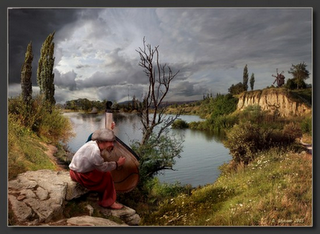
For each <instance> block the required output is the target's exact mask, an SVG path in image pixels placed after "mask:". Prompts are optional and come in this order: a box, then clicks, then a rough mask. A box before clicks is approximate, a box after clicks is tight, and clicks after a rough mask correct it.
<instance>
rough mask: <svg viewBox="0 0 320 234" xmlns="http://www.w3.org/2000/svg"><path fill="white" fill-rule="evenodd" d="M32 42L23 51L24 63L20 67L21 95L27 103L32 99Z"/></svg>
mask: <svg viewBox="0 0 320 234" xmlns="http://www.w3.org/2000/svg"><path fill="white" fill-rule="evenodd" d="M32 61H33V54H32V42H30V43H29V44H28V46H27V52H26V53H25V57H24V63H23V65H22V68H21V95H22V99H23V101H24V102H25V103H26V104H27V105H29V104H30V101H31V99H32V81H31V75H32V66H31V64H32Z"/></svg>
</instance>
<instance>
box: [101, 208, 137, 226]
mask: <svg viewBox="0 0 320 234" xmlns="http://www.w3.org/2000/svg"><path fill="white" fill-rule="evenodd" d="M101 211H102V213H103V214H105V215H106V216H109V215H112V216H114V217H118V218H119V219H121V220H123V221H124V222H125V223H126V224H128V225H131V226H136V225H138V224H139V223H140V220H141V218H140V216H139V215H138V214H137V213H136V211H135V210H134V209H131V208H130V207H127V206H123V208H122V209H120V210H113V209H107V208H101Z"/></svg>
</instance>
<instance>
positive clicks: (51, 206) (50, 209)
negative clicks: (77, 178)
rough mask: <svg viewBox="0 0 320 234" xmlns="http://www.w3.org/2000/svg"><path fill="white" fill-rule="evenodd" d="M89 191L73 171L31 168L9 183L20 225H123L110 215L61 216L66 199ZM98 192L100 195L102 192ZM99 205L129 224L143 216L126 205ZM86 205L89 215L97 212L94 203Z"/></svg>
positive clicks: (10, 198)
mask: <svg viewBox="0 0 320 234" xmlns="http://www.w3.org/2000/svg"><path fill="white" fill-rule="evenodd" d="M87 193H88V190H87V189H85V188H83V187H82V186H81V185H79V184H78V183H76V182H74V181H72V180H71V178H70V175H69V171H52V170H38V171H28V172H25V173H22V174H19V175H18V177H17V178H16V179H15V180H11V181H9V183H8V200H9V204H10V205H11V206H10V209H11V210H12V212H13V214H14V216H15V217H16V219H17V222H18V223H17V224H15V225H17V226H25V225H28V226H35V225H36V226H65V225H70V226H119V225H120V224H117V223H115V222H113V221H110V220H108V219H104V218H97V217H91V216H79V217H72V218H70V219H61V217H62V216H63V208H64V205H65V204H66V201H69V200H72V199H75V198H78V197H80V196H82V195H84V194H87ZM94 195H95V196H94V198H95V199H97V198H98V197H97V196H98V195H97V194H94ZM89 197H90V196H89ZM97 207H98V208H97V209H99V210H100V211H101V212H102V213H103V214H104V215H106V216H114V217H117V218H119V219H121V220H122V221H123V222H125V223H126V224H125V225H138V224H139V222H140V216H139V215H138V214H137V213H136V211H135V210H133V209H131V208H129V207H126V206H124V208H123V209H121V210H112V209H106V208H102V207H100V206H98V205H97ZM86 208H87V209H88V213H89V215H92V214H93V213H94V209H95V208H93V207H92V206H91V205H89V204H88V205H87V206H86ZM59 219H60V220H59ZM57 220H58V221H57ZM121 225H122V224H121Z"/></svg>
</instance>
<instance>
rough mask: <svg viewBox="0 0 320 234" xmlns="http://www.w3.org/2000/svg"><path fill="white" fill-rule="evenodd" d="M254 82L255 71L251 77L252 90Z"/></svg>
mask: <svg viewBox="0 0 320 234" xmlns="http://www.w3.org/2000/svg"><path fill="white" fill-rule="evenodd" d="M254 82H255V79H254V73H252V74H251V78H250V87H251V90H253V87H254Z"/></svg>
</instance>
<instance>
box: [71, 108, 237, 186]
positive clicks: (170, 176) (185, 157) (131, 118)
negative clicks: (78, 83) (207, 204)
mask: <svg viewBox="0 0 320 234" xmlns="http://www.w3.org/2000/svg"><path fill="white" fill-rule="evenodd" d="M65 115H66V116H68V117H69V118H70V120H71V123H72V125H73V128H74V129H73V131H74V133H75V137H74V138H72V139H71V140H70V141H69V142H68V146H69V149H70V150H71V151H73V152H75V151H77V150H78V149H79V148H80V147H81V146H82V145H83V144H84V143H85V142H86V140H87V138H88V136H89V135H90V134H91V133H92V132H93V131H95V130H96V129H98V128H104V124H105V115H104V114H97V115H94V114H83V113H78V112H69V113H65ZM179 118H180V119H182V120H185V121H186V122H192V121H201V119H200V118H199V117H198V116H193V115H182V116H179ZM114 120H115V122H116V127H115V129H114V132H115V135H116V136H117V137H119V138H120V139H121V140H122V141H123V142H124V143H126V144H127V145H130V144H132V142H133V141H135V140H139V141H140V140H141V137H142V126H141V123H140V120H139V118H138V116H137V115H135V114H114ZM170 131H174V133H175V134H183V135H184V142H183V152H182V153H181V158H177V159H176V164H175V165H174V167H173V168H174V171H172V170H165V171H164V172H163V173H161V174H160V175H158V176H157V177H158V178H159V180H160V181H161V182H166V183H175V182H180V183H181V184H190V185H191V186H193V187H197V186H202V185H206V184H211V183H213V182H214V181H215V180H216V179H217V178H218V176H219V175H220V170H219V166H220V165H222V164H223V163H227V162H229V161H230V159H231V156H230V154H229V149H227V148H226V147H224V145H223V144H222V142H221V141H220V139H219V137H217V136H215V135H213V134H209V133H207V132H203V131H196V130H190V129H170Z"/></svg>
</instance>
